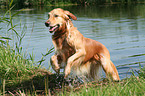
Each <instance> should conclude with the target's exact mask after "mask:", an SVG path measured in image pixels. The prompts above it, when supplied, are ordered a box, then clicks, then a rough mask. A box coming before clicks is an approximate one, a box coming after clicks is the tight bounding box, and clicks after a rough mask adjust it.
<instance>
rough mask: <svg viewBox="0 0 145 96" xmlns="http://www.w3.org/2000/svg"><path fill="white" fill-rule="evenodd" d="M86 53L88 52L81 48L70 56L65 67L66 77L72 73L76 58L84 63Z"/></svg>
mask: <svg viewBox="0 0 145 96" xmlns="http://www.w3.org/2000/svg"><path fill="white" fill-rule="evenodd" d="M85 54H86V52H85V50H79V51H77V52H76V53H75V54H74V55H72V56H71V57H69V58H68V61H67V65H66V67H65V77H64V78H66V77H67V76H68V75H69V74H70V72H71V67H72V66H73V64H74V63H73V62H74V61H76V60H79V61H78V62H79V63H82V61H83V60H84V57H85Z"/></svg>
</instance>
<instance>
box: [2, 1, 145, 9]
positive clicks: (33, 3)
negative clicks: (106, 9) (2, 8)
mask: <svg viewBox="0 0 145 96" xmlns="http://www.w3.org/2000/svg"><path fill="white" fill-rule="evenodd" d="M11 1H13V4H16V5H17V6H19V7H22V6H36V5H46V6H54V5H55V6H65V5H67V6H68V5H92V4H93V5H95V4H118V3H120V4H126V3H145V1H144V0H0V5H9V2H11Z"/></svg>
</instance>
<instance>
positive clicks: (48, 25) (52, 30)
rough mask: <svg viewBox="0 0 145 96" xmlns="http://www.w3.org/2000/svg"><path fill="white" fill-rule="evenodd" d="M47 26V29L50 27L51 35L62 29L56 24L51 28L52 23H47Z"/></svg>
mask: <svg viewBox="0 0 145 96" xmlns="http://www.w3.org/2000/svg"><path fill="white" fill-rule="evenodd" d="M45 26H46V27H50V28H49V32H50V33H53V32H56V31H57V29H58V28H59V27H60V25H59V24H56V25H55V26H50V22H45Z"/></svg>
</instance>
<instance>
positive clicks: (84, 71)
mask: <svg viewBox="0 0 145 96" xmlns="http://www.w3.org/2000/svg"><path fill="white" fill-rule="evenodd" d="M71 19H73V20H77V18H76V17H75V16H74V15H73V14H72V13H70V12H69V11H65V10H63V9H60V8H57V9H54V10H52V11H51V12H49V19H48V20H47V21H46V22H45V25H46V26H47V27H50V29H49V32H50V33H52V42H53V44H54V47H55V54H54V55H53V56H52V57H51V59H50V61H51V65H52V68H53V69H54V70H55V71H56V72H57V73H59V71H60V69H61V68H64V73H65V78H66V77H67V76H68V75H69V74H70V72H71V71H72V72H73V74H76V75H79V76H80V75H82V76H86V77H87V78H89V79H91V80H92V79H93V80H96V79H98V73H99V69H100V68H101V67H102V68H103V70H104V71H105V73H106V76H109V77H111V78H112V79H113V80H115V81H118V80H120V78H119V75H118V72H117V69H116V67H115V66H114V64H113V63H112V61H111V60H110V54H109V51H108V50H107V48H106V47H105V46H104V45H103V44H101V43H100V42H98V41H95V40H92V39H89V38H85V37H84V36H83V35H82V34H81V33H80V32H79V31H78V30H77V28H76V27H74V26H73V23H72V21H71Z"/></svg>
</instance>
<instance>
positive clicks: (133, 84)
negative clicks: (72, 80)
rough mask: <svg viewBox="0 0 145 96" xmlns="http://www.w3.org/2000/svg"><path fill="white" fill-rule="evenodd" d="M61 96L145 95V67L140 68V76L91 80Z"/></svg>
mask: <svg viewBox="0 0 145 96" xmlns="http://www.w3.org/2000/svg"><path fill="white" fill-rule="evenodd" d="M66 90H68V89H66ZM59 96H145V67H144V68H141V69H140V71H139V75H138V76H133V75H132V77H130V78H126V79H124V80H121V81H120V82H109V81H108V82H106V81H105V82H97V83H96V82H90V83H88V84H86V85H83V86H82V87H80V86H79V87H77V88H74V89H71V91H70V92H68V91H64V92H63V93H60V94H59Z"/></svg>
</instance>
